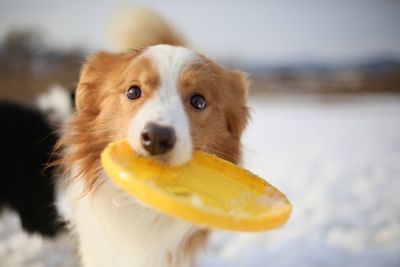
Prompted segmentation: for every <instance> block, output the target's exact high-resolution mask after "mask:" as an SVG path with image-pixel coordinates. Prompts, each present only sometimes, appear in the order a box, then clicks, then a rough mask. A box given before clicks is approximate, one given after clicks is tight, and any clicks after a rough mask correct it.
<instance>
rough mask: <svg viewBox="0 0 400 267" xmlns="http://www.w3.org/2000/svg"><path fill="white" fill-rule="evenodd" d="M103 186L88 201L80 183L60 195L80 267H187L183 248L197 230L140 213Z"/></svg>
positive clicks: (139, 208) (107, 185)
mask: <svg viewBox="0 0 400 267" xmlns="http://www.w3.org/2000/svg"><path fill="white" fill-rule="evenodd" d="M106 180H107V182H105V184H103V185H102V186H100V187H99V188H97V189H96V190H95V191H94V192H92V193H89V194H86V195H82V184H81V183H80V182H77V183H74V184H72V185H69V186H68V188H67V189H66V190H65V191H64V193H63V195H64V198H65V199H64V200H63V202H64V201H66V202H64V205H63V206H66V205H65V203H66V204H68V205H71V206H70V207H71V208H70V209H68V210H69V211H65V207H64V213H67V214H64V215H65V216H66V217H67V219H69V221H70V222H71V227H72V229H73V230H74V231H75V232H76V233H77V235H78V237H79V242H80V253H81V257H82V263H83V266H84V267H110V266H112V267H187V266H190V264H191V262H190V260H191V259H190V258H189V257H187V256H186V255H184V253H182V251H181V246H182V243H183V241H184V240H185V239H186V238H187V237H188V236H190V234H191V233H193V232H194V231H195V229H196V228H194V227H193V226H192V225H190V224H187V223H185V222H183V221H179V220H176V219H173V218H172V217H168V216H165V215H163V214H160V213H158V212H156V211H154V210H151V209H149V208H147V207H144V206H143V205H142V204H140V203H138V202H137V201H135V200H134V199H133V198H131V197H129V196H128V195H127V193H125V192H123V191H121V190H119V189H118V188H117V187H116V186H115V185H113V184H112V182H111V181H109V180H108V179H106ZM59 203H60V201H59Z"/></svg>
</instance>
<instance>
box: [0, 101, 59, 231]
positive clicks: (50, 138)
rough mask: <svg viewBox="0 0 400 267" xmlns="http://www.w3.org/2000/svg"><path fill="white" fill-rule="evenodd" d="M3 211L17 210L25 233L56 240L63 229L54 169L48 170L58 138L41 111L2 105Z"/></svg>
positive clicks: (0, 196)
mask: <svg viewBox="0 0 400 267" xmlns="http://www.w3.org/2000/svg"><path fill="white" fill-rule="evenodd" d="M0 129H1V130H0V147H1V151H0V209H1V208H4V207H7V208H9V209H12V210H15V211H16V212H17V213H18V214H19V216H20V219H21V224H22V227H23V228H24V230H26V231H27V232H29V233H39V234H42V235H44V236H54V235H55V234H56V233H57V232H59V231H60V230H62V229H63V227H64V226H63V224H62V223H60V222H59V220H58V215H57V211H56V209H55V206H54V198H55V195H54V194H55V192H54V191H55V178H54V177H53V176H54V170H53V168H51V167H50V168H45V167H46V164H47V163H48V162H49V160H50V154H51V152H52V149H53V146H54V144H55V143H56V141H57V134H56V133H55V131H54V129H52V127H50V125H49V124H48V122H47V119H46V116H45V115H44V114H42V113H41V112H40V111H37V110H34V109H31V108H27V107H24V106H20V105H17V104H12V103H7V102H0Z"/></svg>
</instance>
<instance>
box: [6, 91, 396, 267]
mask: <svg viewBox="0 0 400 267" xmlns="http://www.w3.org/2000/svg"><path fill="white" fill-rule="evenodd" d="M250 106H251V107H252V117H253V119H252V122H251V123H250V125H249V128H248V130H247V131H246V133H245V136H244V147H245V157H244V158H245V162H244V165H245V166H246V167H247V168H249V169H250V170H251V171H253V172H255V173H257V174H259V175H261V176H262V177H266V178H267V180H268V181H269V182H270V183H272V184H273V185H275V186H276V187H277V188H279V189H280V190H281V191H283V192H285V193H286V194H287V196H288V198H289V199H290V201H291V202H292V204H293V213H292V216H291V218H290V220H289V222H288V223H287V224H286V225H285V226H284V227H282V228H281V229H278V230H274V231H270V232H266V233H252V234H238V233H227V232H216V233H214V234H213V236H212V240H211V243H210V245H209V247H208V249H207V251H206V252H204V253H203V254H202V255H201V257H200V258H199V263H198V266H199V267H225V266H226V267H228V266H229V267H239V266H240V267H261V266H274V267H286V266H287V267H289V266H290V267H292V266H296V267H301V266H328V267H329V266H335V267H339V266H340V267H341V266H352V267H358V266H359V267H370V266H371V267H372V266H389V267H390V266H393V267H395V266H400V97H397V96H379V97H378V96H374V97H359V98H357V99H354V100H352V101H350V100H347V101H332V100H329V99H328V101H326V100H323V101H319V100H316V99H309V98H284V99H265V98H260V97H258V98H254V99H251V101H250ZM73 255H74V247H73V242H72V241H71V240H70V238H69V237H68V236H62V237H60V238H59V239H58V240H56V241H47V240H42V239H41V238H40V237H37V236H33V237H28V236H27V235H25V234H24V233H22V232H21V230H20V227H19V225H18V219H17V218H16V216H15V215H13V214H12V213H6V214H4V215H3V216H2V220H0V266H7V267H22V266H23V267H50V266H51V267H72V266H77V265H76V261H75V258H74V257H73Z"/></svg>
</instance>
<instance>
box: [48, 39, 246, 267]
mask: <svg viewBox="0 0 400 267" xmlns="http://www.w3.org/2000/svg"><path fill="white" fill-rule="evenodd" d="M147 34H149V33H148V32H147ZM170 34H173V32H170ZM160 38H161V37H160ZM160 38H159V39H160ZM152 40H153V41H154V38H153V39H152ZM165 40H179V38H177V37H174V36H170V37H169V38H165V37H163V38H162V40H159V42H155V43H156V44H154V43H152V45H149V46H143V47H140V48H135V47H132V49H131V50H130V51H127V52H119V53H111V52H104V51H103V52H97V53H96V54H94V55H93V56H91V57H90V58H89V59H88V60H87V62H86V63H85V65H84V66H83V69H82V71H81V75H80V79H79V83H78V86H77V90H76V111H75V113H74V114H73V115H72V118H71V119H70V121H69V122H68V123H67V124H66V125H65V127H64V129H63V134H62V136H61V139H60V140H59V142H58V144H57V148H56V150H57V151H58V152H59V153H61V157H60V158H59V160H58V161H57V162H56V164H58V165H59V170H60V173H62V179H60V180H59V182H58V192H59V194H58V195H59V198H58V200H57V203H58V206H59V208H60V211H61V213H62V214H63V216H64V218H65V219H66V221H67V222H68V223H69V227H70V228H71V230H72V231H73V232H74V233H75V234H76V236H77V239H78V242H79V253H80V256H81V262H82V265H83V266H84V267H110V266H114V267H128V266H135V267H148V266H163V267H188V266H192V265H193V264H194V261H195V257H196V254H197V253H198V252H199V251H200V250H201V248H202V247H204V246H205V244H206V242H207V239H208V235H209V230H207V229H205V228H202V227H199V226H194V225H192V224H190V223H188V222H185V221H181V220H179V219H176V218H173V217H170V216H167V215H164V214H162V213H159V212H158V211H156V210H153V209H152V208H149V207H147V206H146V205H144V204H142V203H140V202H139V201H137V200H135V199H134V198H133V197H131V196H130V195H128V194H127V193H126V192H124V191H123V190H122V189H120V188H119V187H118V186H116V185H115V184H114V183H113V182H112V181H111V180H110V178H109V177H107V175H106V174H105V172H104V170H103V169H102V166H101V163H100V154H101V152H102V151H103V149H104V148H105V147H106V146H107V144H109V143H110V142H113V141H116V140H120V139H127V140H128V141H129V144H130V145H131V147H132V148H133V150H134V151H135V153H137V154H138V155H141V156H144V157H152V158H155V159H156V160H159V161H161V162H163V163H165V164H170V165H180V164H183V163H185V162H187V161H189V160H190V159H191V156H192V153H193V151H195V150H201V151H205V152H208V153H212V154H215V155H217V156H219V157H221V158H224V159H226V160H229V161H231V162H233V163H240V160H241V141H240V140H241V135H242V132H243V130H244V128H245V126H246V124H247V121H248V118H249V110H248V108H247V106H246V95H247V88H248V85H247V78H246V75H245V74H243V73H242V72H239V71H237V70H231V69H228V68H225V67H223V66H221V65H219V64H217V63H216V62H214V61H213V60H211V59H209V58H207V57H205V56H204V55H202V54H200V53H197V52H194V51H193V50H191V49H189V48H185V47H182V46H179V44H177V43H175V42H174V43H168V41H165Z"/></svg>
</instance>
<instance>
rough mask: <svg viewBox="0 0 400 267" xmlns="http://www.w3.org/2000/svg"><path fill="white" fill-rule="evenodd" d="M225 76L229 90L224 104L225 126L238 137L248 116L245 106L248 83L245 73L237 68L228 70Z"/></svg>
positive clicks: (247, 109) (234, 136) (233, 135)
mask: <svg viewBox="0 0 400 267" xmlns="http://www.w3.org/2000/svg"><path fill="white" fill-rule="evenodd" d="M226 77H227V81H226V84H227V86H229V91H230V92H231V93H230V94H229V99H227V102H226V105H225V118H226V122H227V127H228V131H229V132H230V133H231V134H232V137H233V138H235V139H240V136H241V135H242V132H243V130H244V128H245V127H246V125H247V122H248V120H249V117H250V113H249V108H248V107H247V94H248V90H249V83H248V80H247V75H246V74H245V73H243V72H240V71H237V70H228V71H227V74H226Z"/></svg>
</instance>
